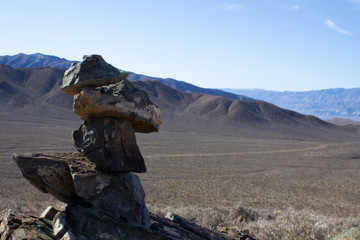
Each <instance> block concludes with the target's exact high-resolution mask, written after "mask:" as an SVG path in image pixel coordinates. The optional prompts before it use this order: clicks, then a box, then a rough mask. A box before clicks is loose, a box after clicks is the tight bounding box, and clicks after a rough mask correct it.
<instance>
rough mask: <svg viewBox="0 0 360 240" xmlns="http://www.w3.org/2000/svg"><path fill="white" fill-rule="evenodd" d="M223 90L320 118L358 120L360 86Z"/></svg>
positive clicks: (359, 116) (359, 113) (359, 118)
mask: <svg viewBox="0 0 360 240" xmlns="http://www.w3.org/2000/svg"><path fill="white" fill-rule="evenodd" d="M223 90H225V91H229V92H233V93H234V94H243V95H246V96H249V97H252V98H256V99H261V100H263V101H267V102H271V103H273V104H275V105H277V106H280V107H283V108H287V109H292V110H294V111H297V112H300V113H303V114H311V115H315V116H318V117H320V118H322V119H331V118H350V119H353V120H360V88H353V89H343V88H335V89H324V90H318V91H305V92H290V91H285V92H278V91H267V90H262V89H223Z"/></svg>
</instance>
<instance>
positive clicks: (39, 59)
mask: <svg viewBox="0 0 360 240" xmlns="http://www.w3.org/2000/svg"><path fill="white" fill-rule="evenodd" d="M73 62H74V61H69V60H66V59H65V58H59V57H56V56H50V55H44V54H41V53H34V54H24V53H19V54H16V55H14V56H9V55H6V56H0V64H4V65H9V66H12V67H18V68H36V67H51V68H62V69H67V68H69V67H70V65H71V64H72V63H73Z"/></svg>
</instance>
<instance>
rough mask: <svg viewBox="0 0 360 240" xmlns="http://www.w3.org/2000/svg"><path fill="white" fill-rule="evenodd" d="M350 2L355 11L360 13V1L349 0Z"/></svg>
mask: <svg viewBox="0 0 360 240" xmlns="http://www.w3.org/2000/svg"><path fill="white" fill-rule="evenodd" d="M348 1H349V2H351V3H352V4H353V6H354V9H355V10H358V11H360V0H348Z"/></svg>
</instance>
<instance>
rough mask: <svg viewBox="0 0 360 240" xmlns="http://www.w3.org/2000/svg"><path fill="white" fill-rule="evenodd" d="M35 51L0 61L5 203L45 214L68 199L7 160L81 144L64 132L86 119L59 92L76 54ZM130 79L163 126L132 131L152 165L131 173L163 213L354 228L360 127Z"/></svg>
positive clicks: (252, 227) (279, 232)
mask: <svg viewBox="0 0 360 240" xmlns="http://www.w3.org/2000/svg"><path fill="white" fill-rule="evenodd" d="M39 56H41V57H40V58H32V59H31V58H30V57H31V56H30V55H23V56H20V57H21V58H19V56H18V59H17V60H16V61H15V60H14V59H12V60H13V62H12V63H13V65H11V61H10V60H9V59H7V60H8V61H7V62H6V65H5V64H2V65H0V139H1V142H0V161H1V164H2V167H1V169H0V184H1V188H0V210H4V209H7V208H11V209H15V210H16V211H18V212H21V213H27V214H40V213H41V212H42V211H43V210H44V208H45V207H47V206H48V205H52V206H55V207H57V208H61V207H62V206H63V203H61V202H59V201H58V200H56V199H55V198H53V197H51V196H50V195H49V194H42V193H39V191H37V190H35V187H34V186H32V185H31V184H30V183H29V182H27V181H26V180H25V179H24V178H23V177H22V175H21V172H20V170H19V169H18V167H17V166H16V164H15V163H14V161H13V159H12V154H14V153H28V152H49V151H59V152H60V151H65V152H70V151H73V152H74V151H76V149H75V147H74V144H73V140H72V137H71V135H72V131H73V130H74V129H77V128H78V126H79V125H80V123H81V119H79V117H78V116H77V115H75V114H74V113H73V111H72V101H73V99H72V96H70V95H66V94H64V93H63V92H61V90H60V87H61V84H62V77H63V74H64V71H65V68H67V67H68V66H69V65H70V64H71V62H70V61H66V60H64V59H62V63H61V64H60V65H56V64H55V62H59V60H60V59H59V58H54V59H50V58H46V56H44V55H39ZM39 56H38V57H39ZM32 57H34V56H32ZM41 58H46V61H47V62H46V61H43V62H41V61H40V60H41ZM39 59H40V60H39ZM21 61H22V63H23V65H16V64H15V63H19V62H21ZM64 61H65V63H63V62H64ZM35 62H36V63H38V65H29V64H32V63H35ZM3 63H4V62H3ZM50 63H51V64H50ZM64 64H65V65H64ZM130 78H131V79H130V80H132V83H133V84H134V86H135V87H137V88H139V89H142V90H144V91H146V92H147V93H148V95H149V97H150V99H151V100H152V101H153V102H154V103H155V104H156V105H157V106H159V108H160V109H161V116H162V122H163V123H162V125H161V127H160V131H159V132H157V133H152V134H144V133H137V135H136V137H137V142H138V145H139V148H140V150H141V152H142V154H143V156H144V159H145V162H146V165H147V173H146V174H142V173H139V174H138V176H139V177H140V179H141V182H142V184H143V186H144V189H145V192H146V204H147V205H148V208H149V210H150V211H151V212H156V213H161V214H166V213H167V212H169V211H170V212H173V213H176V214H178V215H180V216H183V217H185V218H187V219H191V220H192V221H194V222H196V223H197V224H199V225H202V226H204V227H206V228H209V229H212V230H216V231H223V232H225V233H227V234H229V235H232V236H234V237H235V236H236V234H239V233H240V232H246V233H247V234H249V235H251V236H253V237H255V238H256V239H329V238H331V237H335V236H336V235H338V236H339V234H340V235H341V234H343V236H345V235H346V234H348V235H352V236H360V206H359V199H360V127H359V126H358V125H356V124H347V125H342V126H340V125H336V124H333V123H330V122H327V121H324V120H321V119H319V118H317V117H314V116H311V115H303V114H300V113H298V112H295V111H291V110H287V109H283V108H280V107H278V106H276V105H273V104H271V103H268V102H264V101H260V100H256V99H253V98H250V97H247V96H241V95H235V94H232V97H229V96H230V95H227V94H230V93H226V92H223V91H220V90H212V91H211V93H209V92H200V91H198V92H186V91H180V90H177V89H176V88H172V87H169V86H167V85H166V84H163V83H161V82H160V81H157V80H156V79H154V78H151V77H146V76H143V75H137V74H135V73H132V74H131V75H130ZM224 94H225V95H224ZM334 239H335V238H334ZM338 239H340V238H338ZM349 239H350V238H349ZM353 239H355V238H353Z"/></svg>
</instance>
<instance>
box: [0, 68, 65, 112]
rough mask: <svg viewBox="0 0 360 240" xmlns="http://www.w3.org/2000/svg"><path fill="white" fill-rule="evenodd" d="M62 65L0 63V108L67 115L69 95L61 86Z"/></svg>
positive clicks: (10, 110) (12, 110) (4, 110)
mask: <svg viewBox="0 0 360 240" xmlns="http://www.w3.org/2000/svg"><path fill="white" fill-rule="evenodd" d="M64 71H65V70H64V69H54V68H13V67H10V66H6V65H1V64H0V109H1V111H2V112H11V113H18V114H27V115H37V114H40V113H41V114H45V113H48V114H49V115H50V116H53V117H61V118H66V117H67V115H68V114H70V113H71V109H72V97H71V96H69V95H66V94H64V93H63V92H62V91H61V90H60V86H61V83H62V77H63V75H64Z"/></svg>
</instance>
